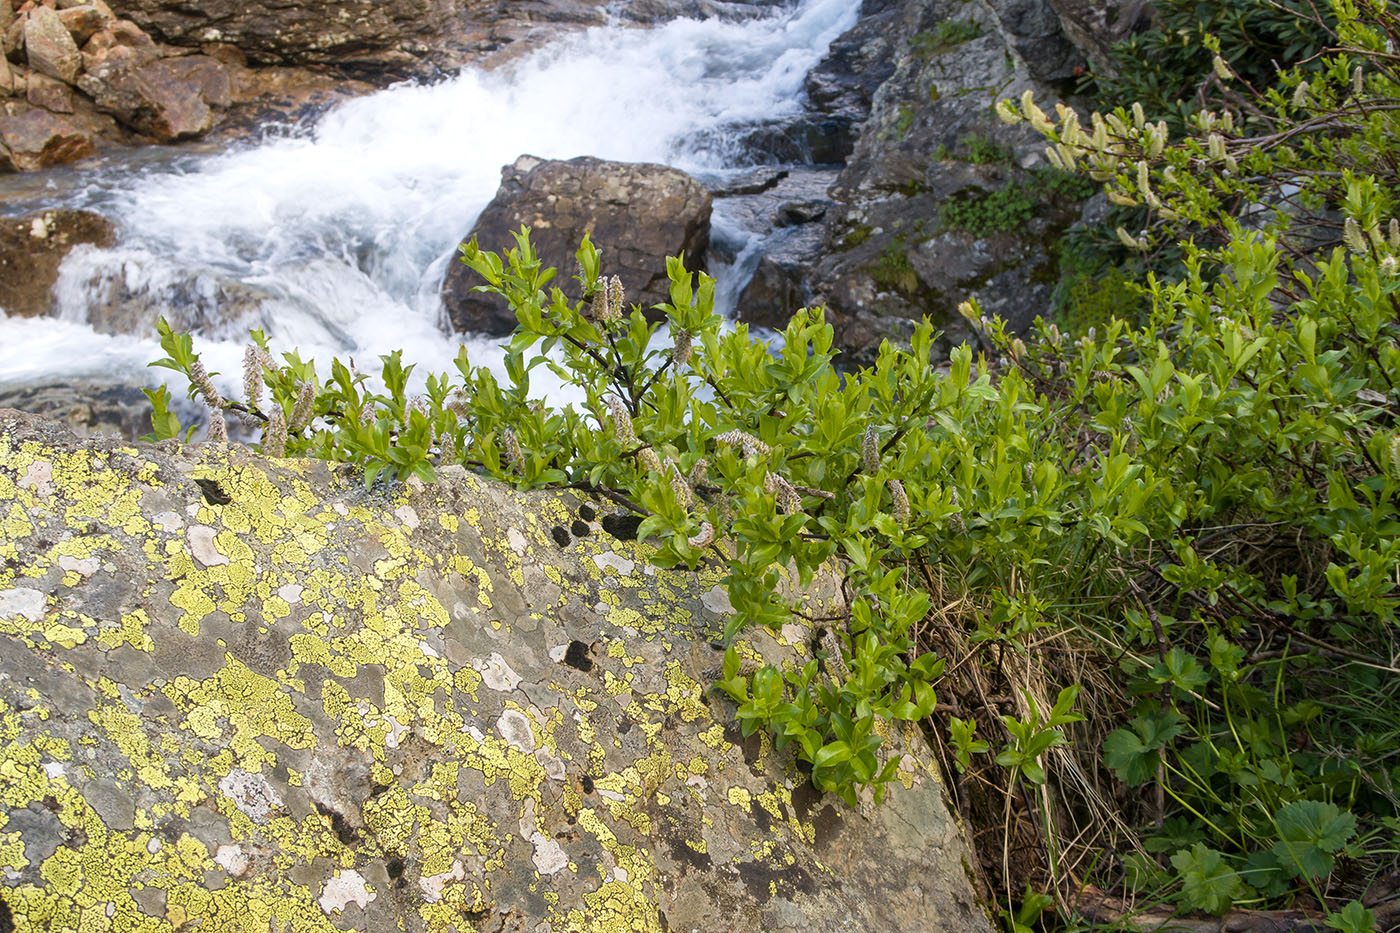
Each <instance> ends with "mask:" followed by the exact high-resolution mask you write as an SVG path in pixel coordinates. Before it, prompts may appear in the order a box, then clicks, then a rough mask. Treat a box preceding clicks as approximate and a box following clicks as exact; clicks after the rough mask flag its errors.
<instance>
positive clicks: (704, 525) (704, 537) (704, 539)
mask: <svg viewBox="0 0 1400 933" xmlns="http://www.w3.org/2000/svg"><path fill="white" fill-rule="evenodd" d="M714 540H715V526H714V525H711V524H710V523H709V522H701V523H700V530H699V531H697V532H695V534H693V535H691V536H690V537H689V538H686V539H685V543H686V544H688V545H690V546H691V547H693V548H697V549H698V548H707V547H709V546H710V545H711V544H713V543H714Z"/></svg>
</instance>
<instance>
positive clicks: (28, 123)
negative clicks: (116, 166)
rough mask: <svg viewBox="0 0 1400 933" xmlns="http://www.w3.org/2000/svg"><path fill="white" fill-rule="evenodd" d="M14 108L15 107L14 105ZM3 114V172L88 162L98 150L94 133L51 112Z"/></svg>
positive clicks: (0, 165)
mask: <svg viewBox="0 0 1400 933" xmlns="http://www.w3.org/2000/svg"><path fill="white" fill-rule="evenodd" d="M11 106H13V105H11ZM20 107H22V108H24V109H21V110H19V111H18V112H16V113H8V112H5V111H0V170H8V171H12V172H32V171H34V170H35V169H41V168H48V167H49V166H51V165H61V164H63V163H64V162H75V161H77V160H78V159H85V158H87V157H88V156H90V155H92V154H93V153H95V152H96V151H97V148H96V146H95V145H94V142H93V136H92V133H91V131H90V130H88V129H86V128H84V126H83V125H82V124H80V123H77V122H74V121H73V120H70V119H67V118H65V117H63V116H60V115H58V114H54V113H50V112H49V111H47V110H41V109H36V108H28V107H27V106H26V105H24V104H20Z"/></svg>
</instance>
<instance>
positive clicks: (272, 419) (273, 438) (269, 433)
mask: <svg viewBox="0 0 1400 933" xmlns="http://www.w3.org/2000/svg"><path fill="white" fill-rule="evenodd" d="M263 453H264V454H265V455H267V456H269V457H285V456H286V455H287V418H286V416H285V415H283V414H282V406H280V405H274V406H272V414H270V415H268V416H267V426H266V427H264V428H263Z"/></svg>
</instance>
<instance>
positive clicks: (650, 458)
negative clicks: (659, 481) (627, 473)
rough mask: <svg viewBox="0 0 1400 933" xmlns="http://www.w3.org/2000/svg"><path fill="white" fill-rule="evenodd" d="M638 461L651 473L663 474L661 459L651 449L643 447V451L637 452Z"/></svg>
mask: <svg viewBox="0 0 1400 933" xmlns="http://www.w3.org/2000/svg"><path fill="white" fill-rule="evenodd" d="M637 459H638V460H640V461H641V462H642V466H644V467H646V468H647V470H648V471H649V472H651V473H660V472H661V458H660V457H658V456H657V455H656V451H654V450H652V449H651V448H650V447H643V448H642V449H641V450H639V451H637Z"/></svg>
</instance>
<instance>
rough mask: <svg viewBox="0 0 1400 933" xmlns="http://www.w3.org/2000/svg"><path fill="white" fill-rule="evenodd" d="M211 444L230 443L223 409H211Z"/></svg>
mask: <svg viewBox="0 0 1400 933" xmlns="http://www.w3.org/2000/svg"><path fill="white" fill-rule="evenodd" d="M209 443H211V444H227V443H228V423H227V422H225V421H224V410H223V409H222V408H211V409H209Z"/></svg>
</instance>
